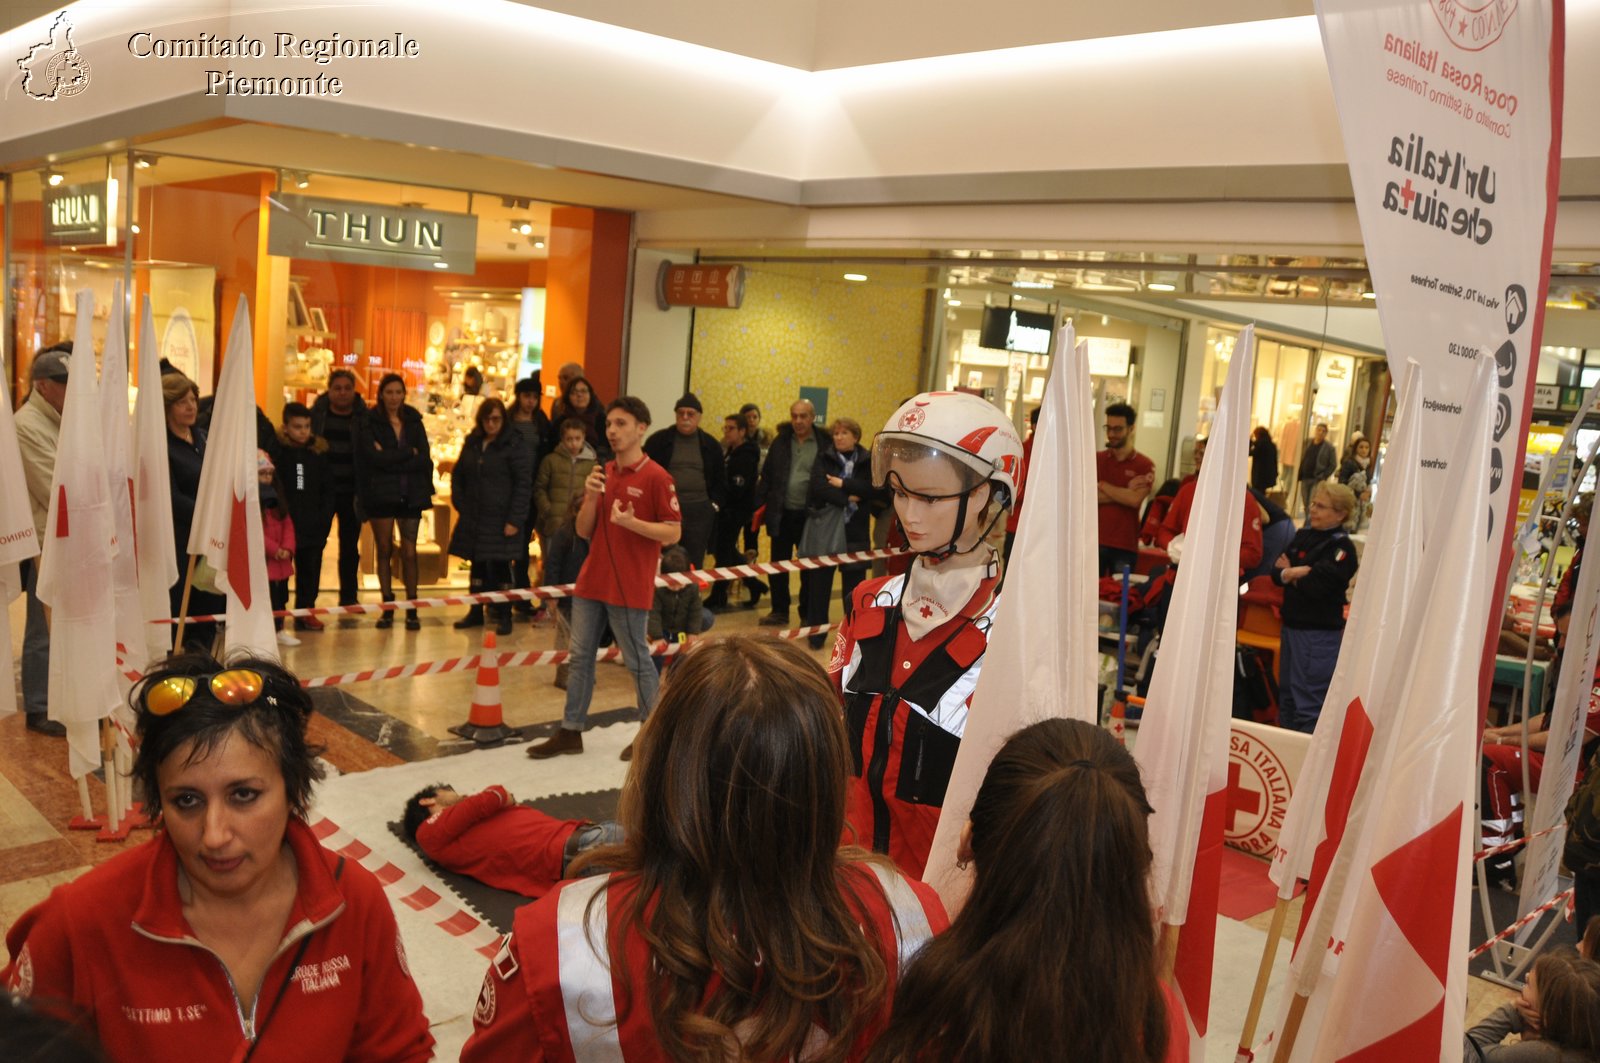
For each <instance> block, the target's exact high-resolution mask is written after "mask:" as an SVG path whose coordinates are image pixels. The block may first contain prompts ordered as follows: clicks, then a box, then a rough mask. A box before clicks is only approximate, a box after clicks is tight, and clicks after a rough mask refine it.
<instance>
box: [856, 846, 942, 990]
mask: <svg viewBox="0 0 1600 1063" xmlns="http://www.w3.org/2000/svg"><path fill="white" fill-rule="evenodd" d="M870 866H871V867H872V873H873V874H874V875H877V876H878V884H879V885H880V886H882V887H883V892H884V896H886V897H888V898H889V910H890V912H891V913H893V915H894V946H895V952H896V954H897V955H898V956H899V966H898V967H896V968H895V969H896V970H897V971H899V972H900V974H901V975H904V973H905V969H906V964H908V963H910V962H911V957H913V956H915V955H916V954H917V953H918V952H920V951H921V949H922V946H923V945H926V944H927V943H928V939H929V938H931V937H933V928H932V927H931V926H929V925H928V913H927V912H926V911H924V910H923V908H922V901H921V900H920V899H919V898H918V897H917V893H916V891H915V890H913V889H912V888H911V883H909V882H907V881H906V880H905V879H904V878H902V877H901V875H900V873H899V872H898V871H895V870H894V869H893V868H889V867H884V866H883V865H882V864H878V863H873V864H872V865H870Z"/></svg>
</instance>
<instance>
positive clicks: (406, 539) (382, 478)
mask: <svg viewBox="0 0 1600 1063" xmlns="http://www.w3.org/2000/svg"><path fill="white" fill-rule="evenodd" d="M355 449H356V453H355V458H356V498H357V500H358V501H359V502H360V504H361V511H362V513H363V514H365V516H366V518H367V520H368V522H370V523H371V525H372V541H373V544H374V545H375V546H376V547H377V551H378V592H379V593H380V594H381V595H382V596H383V600H384V601H386V602H392V601H394V590H393V585H392V582H391V581H392V579H393V572H394V567H393V566H394V562H393V558H394V533H395V529H396V527H397V526H398V528H399V531H400V578H401V579H402V580H403V581H404V583H405V587H406V597H407V598H415V597H416V596H417V526H418V524H419V523H420V522H421V518H422V514H423V512H424V511H425V510H427V509H428V508H429V507H430V506H432V505H433V456H432V455H431V454H430V452H429V450H428V433H427V430H426V429H425V428H423V425H422V414H420V413H418V412H417V411H416V410H415V409H413V408H412V407H411V406H410V405H408V404H407V403H406V382H405V379H404V378H402V377H401V376H400V374H399V373H385V374H384V375H383V380H382V381H381V382H380V383H379V384H378V405H377V406H376V407H374V408H373V409H372V410H370V411H369V412H368V413H367V416H366V417H364V418H362V419H361V422H360V424H359V425H358V426H357V428H356V448H355ZM393 625H394V612H393V610H385V611H384V614H383V615H382V616H381V617H379V618H378V627H385V628H386V627H392V626H393ZM421 627H422V624H421V622H420V621H418V620H417V611H416V610H415V609H407V610H406V630H407V631H417V630H419V629H420V628H421Z"/></svg>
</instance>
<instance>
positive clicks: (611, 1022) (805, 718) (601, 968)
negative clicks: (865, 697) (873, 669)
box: [461, 636, 946, 1063]
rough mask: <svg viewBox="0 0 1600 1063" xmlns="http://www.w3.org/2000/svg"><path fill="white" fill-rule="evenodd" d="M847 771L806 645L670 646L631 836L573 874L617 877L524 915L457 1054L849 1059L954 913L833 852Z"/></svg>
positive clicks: (629, 806) (822, 680)
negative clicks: (908, 967) (904, 967)
mask: <svg viewBox="0 0 1600 1063" xmlns="http://www.w3.org/2000/svg"><path fill="white" fill-rule="evenodd" d="M849 770H850V760H849V752H848V750H847V747H846V740H845V733H844V725H843V722H842V721H841V720H840V718H839V710H838V703H837V701H836V700H835V698H834V694H833V691H832V689H831V687H830V686H829V684H828V678H827V676H826V675H825V674H824V673H823V671H822V669H821V668H820V667H818V665H817V663H816V662H815V661H814V660H813V659H812V658H811V657H810V656H809V655H808V654H807V653H806V652H805V651H804V650H802V649H800V648H799V647H797V646H795V645H794V644H793V643H790V642H780V641H778V640H777V639H751V638H746V637H739V636H735V637H730V638H727V639H722V640H718V641H715V642H703V643H699V644H697V645H696V646H695V648H694V649H692V650H690V651H689V652H688V653H686V654H684V655H683V656H681V657H680V658H679V661H678V664H677V665H676V667H674V668H673V670H672V672H671V673H670V675H669V678H668V680H667V683H666V686H665V687H664V688H663V690H662V695H661V700H660V703H659V704H658V705H657V706H656V708H655V710H654V711H653V712H651V714H650V716H649V718H648V719H647V720H646V721H645V724H644V726H643V728H642V729H641V730H640V732H639V737H638V739H637V743H636V754H635V757H634V760H633V769H632V771H631V773H630V774H629V776H628V781H627V783H626V784H625V785H624V787H623V791H622V799H621V803H620V807H619V811H620V814H621V820H622V830H623V834H624V836H625V838H626V841H625V842H624V843H623V844H621V845H618V846H612V847H608V848H601V849H596V850H593V851H592V852H590V853H588V854H586V855H585V856H584V857H581V858H579V860H578V861H577V862H576V863H575V865H574V868H575V869H576V870H577V871H578V872H579V873H581V872H582V871H583V869H584V867H585V866H588V867H591V868H602V869H605V870H607V871H609V872H610V873H609V874H602V875H596V876H594V877H590V878H585V879H580V880H576V881H570V882H564V883H561V884H559V885H558V886H557V887H556V888H555V890H554V891H553V892H551V893H547V894H546V895H545V896H544V897H542V898H541V899H540V900H538V901H536V902H534V903H533V904H530V905H527V906H525V907H523V908H520V909H518V910H517V916H516V922H515V924H514V926H513V928H512V932H511V934H510V935H509V936H508V937H507V938H506V940H505V942H504V943H503V944H502V946H501V949H500V953H499V955H497V956H496V957H495V958H494V960H493V961H492V962H491V963H490V965H489V971H488V973H487V974H486V975H485V976H484V983H483V989H482V991H481V993H480V995H479V997H478V1006H477V1008H476V1010H475V1012H474V1015H473V1033H472V1037H471V1038H470V1039H469V1040H468V1041H467V1044H466V1047H465V1048H463V1049H462V1053H461V1059H462V1060H463V1063H499V1061H501V1060H541V1061H543V1063H571V1061H573V1060H575V1059H608V1060H621V1059H626V1060H628V1063H661V1061H667V1060H670V1061H673V1063H679V1061H689V1060H695V1061H710V1060H727V1061H733V1060H751V1061H762V1063H766V1061H778V1060H806V1061H808V1063H812V1061H830V1063H832V1061H844V1060H858V1059H861V1058H862V1057H863V1056H864V1055H865V1053H866V1049H867V1046H868V1045H870V1043H871V1040H872V1038H873V1037H874V1036H875V1035H876V1034H877V1033H878V1032H879V1031H880V1030H881V1029H882V1027H883V1022H884V1020H885V1018H886V1015H887V1007H888V1002H889V999H890V996H891V994H892V993H893V990H894V982H895V979H896V977H897V976H898V971H899V967H900V964H901V963H902V962H903V961H904V960H905V959H907V958H909V957H910V956H912V955H914V954H915V952H916V951H917V949H919V948H920V947H921V946H922V944H923V943H924V942H925V941H926V940H927V938H928V937H929V936H930V934H931V933H933V932H936V931H938V930H940V929H942V928H943V926H944V925H945V922H946V920H945V916H944V909H943V907H942V906H941V905H940V903H939V899H938V897H937V896H936V895H935V894H934V893H933V891H932V890H931V889H930V888H929V887H927V886H925V885H923V884H922V883H920V882H911V881H909V880H908V879H906V878H905V877H903V876H902V875H900V874H899V873H898V872H897V871H895V869H894V868H892V867H890V866H889V865H888V863H887V862H886V861H883V860H879V859H874V858H872V857H870V856H869V855H868V854H866V853H864V852H862V851H861V850H859V849H848V848H847V849H840V848H839V846H838V840H839V832H840V830H841V829H842V828H843V826H844V788H845V780H846V778H847V776H848V774H849ZM569 873H570V872H569Z"/></svg>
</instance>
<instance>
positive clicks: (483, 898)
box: [389, 790, 622, 934]
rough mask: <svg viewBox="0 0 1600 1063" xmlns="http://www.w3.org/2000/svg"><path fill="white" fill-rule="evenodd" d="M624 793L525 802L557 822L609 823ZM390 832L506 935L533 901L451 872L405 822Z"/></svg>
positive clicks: (598, 792) (392, 824)
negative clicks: (420, 844) (519, 912)
mask: <svg viewBox="0 0 1600 1063" xmlns="http://www.w3.org/2000/svg"><path fill="white" fill-rule="evenodd" d="M621 792H622V791H620V790H596V791H594V792H592V793H585V794H555V795H553V796H550V797H542V798H540V799H539V800H537V801H524V802H522V803H523V804H525V805H528V806H529V807H531V808H537V809H538V810H539V811H540V812H543V813H544V814H545V815H547V816H554V817H555V818H557V819H586V820H594V821H599V820H605V819H615V818H616V817H617V796H618V794H620V793H621ZM389 833H391V834H393V835H394V836H395V837H396V838H399V839H400V841H401V842H402V843H403V844H404V845H405V846H406V847H407V848H409V849H410V850H411V851H412V852H413V853H416V854H417V857H418V858H419V859H421V860H422V861H423V863H425V864H427V865H428V867H430V868H432V869H433V872H434V874H436V875H438V876H439V879H440V881H442V882H443V883H444V884H445V885H446V886H448V887H450V890H451V891H452V892H453V893H454V894H455V895H456V897H457V898H458V899H459V900H461V901H462V903H463V904H465V905H466V906H467V908H468V909H469V910H470V911H471V912H472V914H473V915H476V916H477V917H478V918H479V919H481V920H483V921H484V922H485V923H487V924H488V925H490V926H492V927H494V929H495V930H496V931H498V932H500V933H502V934H505V933H509V932H510V931H511V920H512V919H513V918H515V916H516V914H517V909H518V908H520V907H522V906H523V905H524V904H527V903H528V902H529V898H527V897H524V896H522V895H521V894H519V893H510V892H507V891H506V890H497V889H495V888H494V887H493V886H487V885H485V884H483V883H482V882H479V881H478V880H477V879H475V878H468V877H467V876H466V875H458V874H456V873H455V872H454V871H447V870H445V869H444V868H442V867H440V866H439V865H438V864H436V863H435V862H434V861H432V860H430V859H428V857H427V855H426V854H425V853H424V852H423V851H422V849H421V848H419V847H418V845H417V843H416V842H414V841H412V840H411V839H410V838H408V837H407V836H406V832H405V827H404V826H402V825H401V823H400V822H399V821H398V820H396V821H391V822H390V823H389Z"/></svg>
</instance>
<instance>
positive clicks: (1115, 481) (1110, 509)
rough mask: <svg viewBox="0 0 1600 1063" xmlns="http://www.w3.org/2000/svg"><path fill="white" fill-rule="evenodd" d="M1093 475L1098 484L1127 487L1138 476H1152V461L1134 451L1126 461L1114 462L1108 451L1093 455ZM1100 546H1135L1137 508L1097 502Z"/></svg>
mask: <svg viewBox="0 0 1600 1063" xmlns="http://www.w3.org/2000/svg"><path fill="white" fill-rule="evenodd" d="M1094 462H1095V476H1096V478H1097V479H1099V481H1100V482H1101V483H1108V484H1110V485H1111V486H1112V487H1127V486H1128V485H1129V484H1130V483H1132V482H1133V481H1134V480H1137V479H1138V478H1139V477H1141V476H1154V475H1155V471H1156V466H1155V462H1153V461H1151V460H1150V459H1149V458H1147V457H1145V456H1144V455H1143V454H1141V453H1139V452H1138V451H1137V450H1135V451H1132V452H1131V453H1129V455H1128V460H1127V461H1118V460H1117V455H1116V453H1115V452H1114V451H1111V450H1101V451H1099V452H1098V453H1096V454H1095V459H1094ZM1100 545H1101V546H1109V547H1113V548H1115V549H1117V550H1137V549H1139V507H1138V506H1125V505H1123V504H1122V503H1120V502H1102V503H1100Z"/></svg>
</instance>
